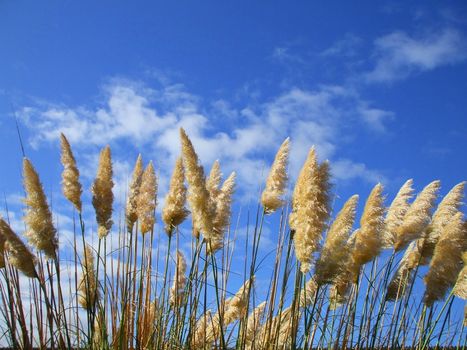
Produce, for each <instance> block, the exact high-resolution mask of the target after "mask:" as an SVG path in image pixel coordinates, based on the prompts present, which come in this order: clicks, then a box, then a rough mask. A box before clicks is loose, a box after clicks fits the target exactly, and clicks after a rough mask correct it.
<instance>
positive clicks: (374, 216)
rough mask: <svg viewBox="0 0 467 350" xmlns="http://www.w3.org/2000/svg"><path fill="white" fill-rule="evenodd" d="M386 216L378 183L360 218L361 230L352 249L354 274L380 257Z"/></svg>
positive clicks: (381, 188) (381, 189)
mask: <svg viewBox="0 0 467 350" xmlns="http://www.w3.org/2000/svg"><path fill="white" fill-rule="evenodd" d="M384 214H385V207H384V196H383V186H382V185H381V184H380V183H378V184H377V185H376V186H375V187H374V188H373V190H372V191H371V193H370V195H369V196H368V199H367V201H366V203H365V208H364V209H363V214H362V217H361V218H360V229H359V230H358V231H357V233H356V234H355V244H354V248H353V249H352V260H353V263H352V264H353V265H354V266H353V267H354V269H355V270H354V272H356V271H358V270H359V269H360V268H361V266H363V265H364V264H366V263H367V262H370V261H371V260H373V259H374V258H375V257H377V256H378V255H379V253H380V251H381V247H382V242H383V241H382V234H383V230H384ZM357 274H358V273H357Z"/></svg>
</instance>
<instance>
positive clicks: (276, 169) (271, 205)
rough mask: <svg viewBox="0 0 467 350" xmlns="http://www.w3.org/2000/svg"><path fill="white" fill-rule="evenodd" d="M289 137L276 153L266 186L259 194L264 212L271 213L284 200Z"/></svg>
mask: <svg viewBox="0 0 467 350" xmlns="http://www.w3.org/2000/svg"><path fill="white" fill-rule="evenodd" d="M289 151H290V139H289V138H286V139H285V140H284V142H283V143H282V145H281V146H280V147H279V150H278V151H277V153H276V157H275V158H274V162H273V163H272V166H271V170H270V171H269V175H268V178H267V180H266V186H265V188H264V191H263V193H262V195H261V203H262V205H263V207H264V211H265V213H266V214H271V213H273V212H275V211H276V210H277V209H279V208H280V207H281V206H282V205H283V204H284V201H283V199H282V196H283V195H284V193H285V186H286V184H287V164H288V160H289Z"/></svg>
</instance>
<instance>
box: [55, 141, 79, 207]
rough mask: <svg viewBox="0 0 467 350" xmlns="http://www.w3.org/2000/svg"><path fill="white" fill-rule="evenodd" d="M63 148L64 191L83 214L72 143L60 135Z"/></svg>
mask: <svg viewBox="0 0 467 350" xmlns="http://www.w3.org/2000/svg"><path fill="white" fill-rule="evenodd" d="M60 146H61V151H62V152H61V162H62V165H63V172H62V191H63V194H64V196H65V198H66V199H68V200H69V201H70V202H71V203H72V204H73V205H74V206H75V208H76V210H78V212H80V213H81V206H82V204H81V193H82V192H83V190H82V188H81V183H80V182H79V170H78V167H77V166H76V160H75V157H74V156H73V152H72V151H71V146H70V143H69V142H68V140H67V138H66V137H65V135H63V134H60Z"/></svg>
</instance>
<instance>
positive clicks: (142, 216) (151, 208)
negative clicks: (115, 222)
mask: <svg viewBox="0 0 467 350" xmlns="http://www.w3.org/2000/svg"><path fill="white" fill-rule="evenodd" d="M156 198H157V179H156V173H155V171H154V166H153V165H152V161H151V162H149V164H148V166H147V167H146V169H145V170H144V172H143V175H142V176H141V187H140V189H139V194H138V200H137V205H136V212H137V214H138V220H139V224H140V228H141V233H142V234H145V233H147V232H150V231H152V230H153V228H154V223H155V222H156V217H155V210H156Z"/></svg>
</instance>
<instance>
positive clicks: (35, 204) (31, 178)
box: [23, 158, 58, 259]
mask: <svg viewBox="0 0 467 350" xmlns="http://www.w3.org/2000/svg"><path fill="white" fill-rule="evenodd" d="M23 182H24V190H25V192H26V198H25V199H24V203H25V204H26V206H27V209H26V215H25V216H24V221H25V223H26V225H27V231H26V233H25V234H24V235H25V236H26V237H27V239H28V241H29V243H30V244H31V245H32V246H34V247H35V248H36V249H37V250H41V251H43V252H44V253H45V255H46V256H47V257H48V258H50V259H55V258H56V256H57V255H56V251H57V249H58V239H57V231H56V230H55V227H54V225H53V221H52V214H51V212H50V209H49V205H48V204H47V198H46V197H45V194H44V189H43V187H42V184H41V182H40V180H39V175H38V174H37V172H36V170H35V169H34V167H33V165H32V164H31V162H30V161H29V159H27V158H24V159H23Z"/></svg>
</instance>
